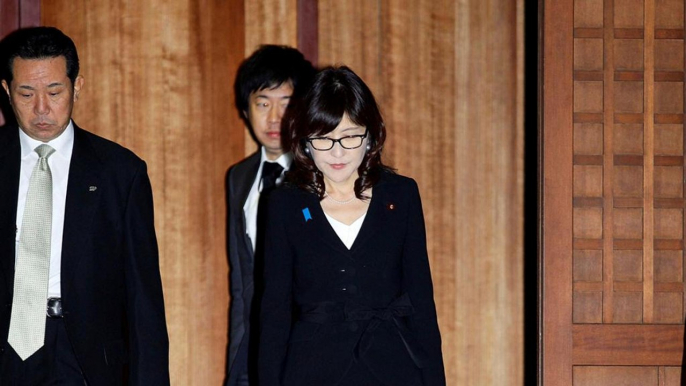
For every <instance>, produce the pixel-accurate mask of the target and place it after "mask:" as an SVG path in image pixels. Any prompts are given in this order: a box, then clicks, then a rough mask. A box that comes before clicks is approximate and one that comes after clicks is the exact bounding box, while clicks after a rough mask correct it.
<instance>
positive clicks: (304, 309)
mask: <svg viewBox="0 0 686 386" xmlns="http://www.w3.org/2000/svg"><path fill="white" fill-rule="evenodd" d="M372 196H373V197H372V199H371V203H370V206H369V209H368V212H367V215H366V218H365V219H364V222H363V224H362V228H361V229H360V232H359V234H358V236H357V238H356V239H355V242H354V244H353V245H352V248H351V249H350V250H348V248H347V247H345V245H344V244H343V243H342V242H341V240H340V239H339V237H338V235H337V234H336V233H335V231H334V230H333V228H332V227H331V226H330V225H329V222H328V220H327V219H326V217H325V215H324V212H323V211H322V209H321V205H320V203H319V199H318V197H317V196H316V195H314V194H312V193H308V192H306V191H304V190H301V189H298V188H294V187H284V188H281V189H278V190H277V191H275V192H273V193H272V196H271V198H270V203H269V220H268V225H267V230H266V238H265V240H266V245H265V268H264V283H265V291H264V295H263V296H264V297H263V300H262V312H261V333H260V345H259V347H260V350H259V375H260V383H259V384H260V386H271V385H334V384H337V383H338V381H339V380H340V379H342V378H343V377H344V376H345V373H346V371H348V369H350V367H351V366H353V365H364V366H365V367H366V368H367V369H368V371H369V372H370V373H372V374H374V376H375V377H376V378H378V381H380V382H382V383H383V384H387V385H404V386H409V385H428V386H439V385H444V384H445V375H444V369H443V359H442V355H441V338H440V333H439V330H438V324H437V321H436V308H435V305H434V300H433V288H432V283H431V273H430V270H429V261H428V256H427V251H426V232H425V228H424V217H423V214H422V205H421V200H420V198H419V190H418V188H417V184H416V183H415V181H414V180H412V179H410V178H407V177H402V176H399V175H395V174H391V173H384V174H383V175H382V178H381V179H380V181H379V182H378V183H377V184H376V185H375V186H374V188H373V195H372Z"/></svg>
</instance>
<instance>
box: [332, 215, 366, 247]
mask: <svg viewBox="0 0 686 386" xmlns="http://www.w3.org/2000/svg"><path fill="white" fill-rule="evenodd" d="M324 215H326V219H327V220H329V224H331V227H332V228H333V230H334V231H336V234H337V235H338V237H339V238H340V239H341V241H342V242H343V244H345V246H346V247H347V248H348V249H350V247H352V246H353V243H354V242H355V239H356V238H357V234H358V233H360V228H362V223H363V222H364V218H365V217H366V216H367V212H364V214H363V215H362V216H360V218H358V219H357V220H355V221H354V222H353V223H352V224H350V225H346V224H343V223H342V222H340V221H338V220H336V219H335V218H333V217H331V216H329V215H328V214H326V212H325V213H324Z"/></svg>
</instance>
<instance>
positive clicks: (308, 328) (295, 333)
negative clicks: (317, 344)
mask: <svg viewBox="0 0 686 386" xmlns="http://www.w3.org/2000/svg"><path fill="white" fill-rule="evenodd" d="M321 326H322V325H321V324H319V323H312V322H301V321H298V322H295V324H294V325H293V328H292V329H291V336H290V338H289V339H288V343H289V344H292V343H298V342H306V341H308V340H312V339H314V338H315V337H316V336H317V335H318V334H319V329H320V328H321Z"/></svg>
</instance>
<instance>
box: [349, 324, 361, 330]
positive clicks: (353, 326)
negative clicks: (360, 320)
mask: <svg viewBox="0 0 686 386" xmlns="http://www.w3.org/2000/svg"><path fill="white" fill-rule="evenodd" d="M359 327H360V326H359V325H358V324H357V322H350V325H349V326H348V329H349V330H350V331H352V332H355V331H357V329H358V328H359Z"/></svg>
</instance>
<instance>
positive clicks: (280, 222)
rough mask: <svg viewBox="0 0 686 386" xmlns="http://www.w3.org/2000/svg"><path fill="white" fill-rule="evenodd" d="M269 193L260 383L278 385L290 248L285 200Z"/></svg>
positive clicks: (287, 320) (288, 316) (287, 324)
mask: <svg viewBox="0 0 686 386" xmlns="http://www.w3.org/2000/svg"><path fill="white" fill-rule="evenodd" d="M278 193H280V192H278V191H277V192H274V193H273V194H272V195H271V196H270V202H269V212H268V215H269V217H268V219H269V221H268V223H267V229H266V235H265V260H264V283H265V290H264V295H263V298H262V313H261V318H260V325H261V328H260V330H261V334H260V346H259V359H258V368H259V385H260V386H277V385H280V382H281V380H280V379H281V373H282V370H283V366H284V360H285V358H286V351H287V349H288V338H289V334H290V329H291V321H292V285H293V281H292V278H293V249H292V248H291V246H290V245H289V242H288V237H287V233H286V223H285V220H284V215H283V213H284V211H285V210H287V207H288V202H283V200H281V198H282V196H281V195H279V194H278Z"/></svg>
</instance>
